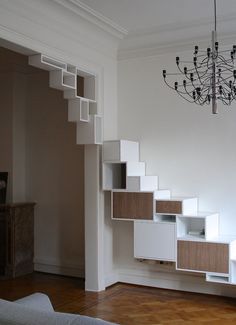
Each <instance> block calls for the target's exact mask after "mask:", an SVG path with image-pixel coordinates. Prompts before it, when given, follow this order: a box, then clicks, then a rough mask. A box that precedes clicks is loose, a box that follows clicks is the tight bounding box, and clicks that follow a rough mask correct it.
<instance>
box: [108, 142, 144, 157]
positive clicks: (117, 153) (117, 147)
mask: <svg viewBox="0 0 236 325" xmlns="http://www.w3.org/2000/svg"><path fill="white" fill-rule="evenodd" d="M103 161H104V162H106V161H108V162H111V161H114V162H115V161H116V162H119V161H120V162H122V161H136V162H138V161H139V143H138V142H135V141H128V140H115V141H105V142H104V143H103Z"/></svg>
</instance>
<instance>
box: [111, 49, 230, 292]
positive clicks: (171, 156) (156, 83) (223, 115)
mask: <svg viewBox="0 0 236 325" xmlns="http://www.w3.org/2000/svg"><path fill="white" fill-rule="evenodd" d="M179 54H180V56H182V57H190V58H191V56H192V54H191V53H179ZM175 55H178V53H176V54H171V55H168V54H165V55H159V56H156V57H146V58H137V59H129V60H123V61H120V62H119V65H118V107H119V115H118V121H119V124H118V134H119V137H120V138H125V139H136V140H139V141H140V145H141V146H140V149H141V160H143V161H146V162H147V174H150V175H152V174H153V175H159V186H160V188H169V189H171V190H172V194H173V195H175V196H184V195H186V196H197V197H199V209H200V210H203V211H217V212H219V213H220V232H221V233H222V234H226V233H228V234H234V235H235V234H236V230H235V229H236V218H235V211H236V200H235V196H236V187H235V184H236V170H235V163H236V151H235V150H234V139H235V138H236V128H235V120H236V104H235V103H233V105H232V106H231V107H230V108H228V107H222V106H220V104H219V114H218V115H212V114H211V107H208V106H207V107H203V108H202V107H199V106H197V105H194V104H192V105H191V104H189V103H187V102H185V101H184V100H182V99H181V98H180V97H178V96H177V95H176V94H175V93H174V92H173V91H171V90H170V89H169V88H167V87H166V86H165V85H164V82H163V80H162V69H167V70H169V71H175V66H174V65H175ZM127 229H128V230H127ZM116 233H117V234H116V238H117V243H118V244H117V245H118V246H117V261H118V264H119V265H120V267H126V268H129V267H131V268H132V267H136V269H137V268H140V266H138V264H137V263H135V265H134V261H133V257H132V249H127V247H132V245H133V242H132V240H133V236H132V227H131V226H130V225H126V224H125V222H123V223H120V224H119V225H117V226H116ZM119 238H122V240H119ZM182 288H183V287H182ZM207 290H208V291H210V289H207Z"/></svg>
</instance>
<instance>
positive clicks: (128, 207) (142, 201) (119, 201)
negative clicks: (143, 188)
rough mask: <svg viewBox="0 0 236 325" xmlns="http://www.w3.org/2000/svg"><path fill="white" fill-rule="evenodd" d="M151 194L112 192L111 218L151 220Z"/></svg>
mask: <svg viewBox="0 0 236 325" xmlns="http://www.w3.org/2000/svg"><path fill="white" fill-rule="evenodd" d="M153 213H154V211H153V193H136V192H113V218H118V219H147V220H152V219H153Z"/></svg>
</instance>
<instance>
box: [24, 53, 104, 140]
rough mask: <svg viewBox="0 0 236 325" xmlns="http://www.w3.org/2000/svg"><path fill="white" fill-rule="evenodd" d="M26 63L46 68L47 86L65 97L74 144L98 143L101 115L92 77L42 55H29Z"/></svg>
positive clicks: (72, 66) (87, 73)
mask: <svg viewBox="0 0 236 325" xmlns="http://www.w3.org/2000/svg"><path fill="white" fill-rule="evenodd" d="M29 64H30V65H32V66H35V67H37V68H40V69H43V70H47V71H49V85H50V87H52V88H55V89H59V90H62V91H63V92H64V98H66V99H67V100H68V121H69V122H74V123H76V143H77V144H102V117H101V116H100V115H99V114H98V109H97V101H96V76H95V75H94V74H92V73H90V72H86V71H84V70H82V69H79V68H78V67H76V66H74V65H71V64H67V63H64V62H62V61H59V60H57V59H54V58H51V57H49V56H46V55H43V54H35V55H31V56H29Z"/></svg>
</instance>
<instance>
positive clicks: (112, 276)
mask: <svg viewBox="0 0 236 325" xmlns="http://www.w3.org/2000/svg"><path fill="white" fill-rule="evenodd" d="M117 282H119V274H118V273H117V271H112V272H111V273H109V274H106V275H105V287H109V286H111V285H113V284H116V283H117Z"/></svg>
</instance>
